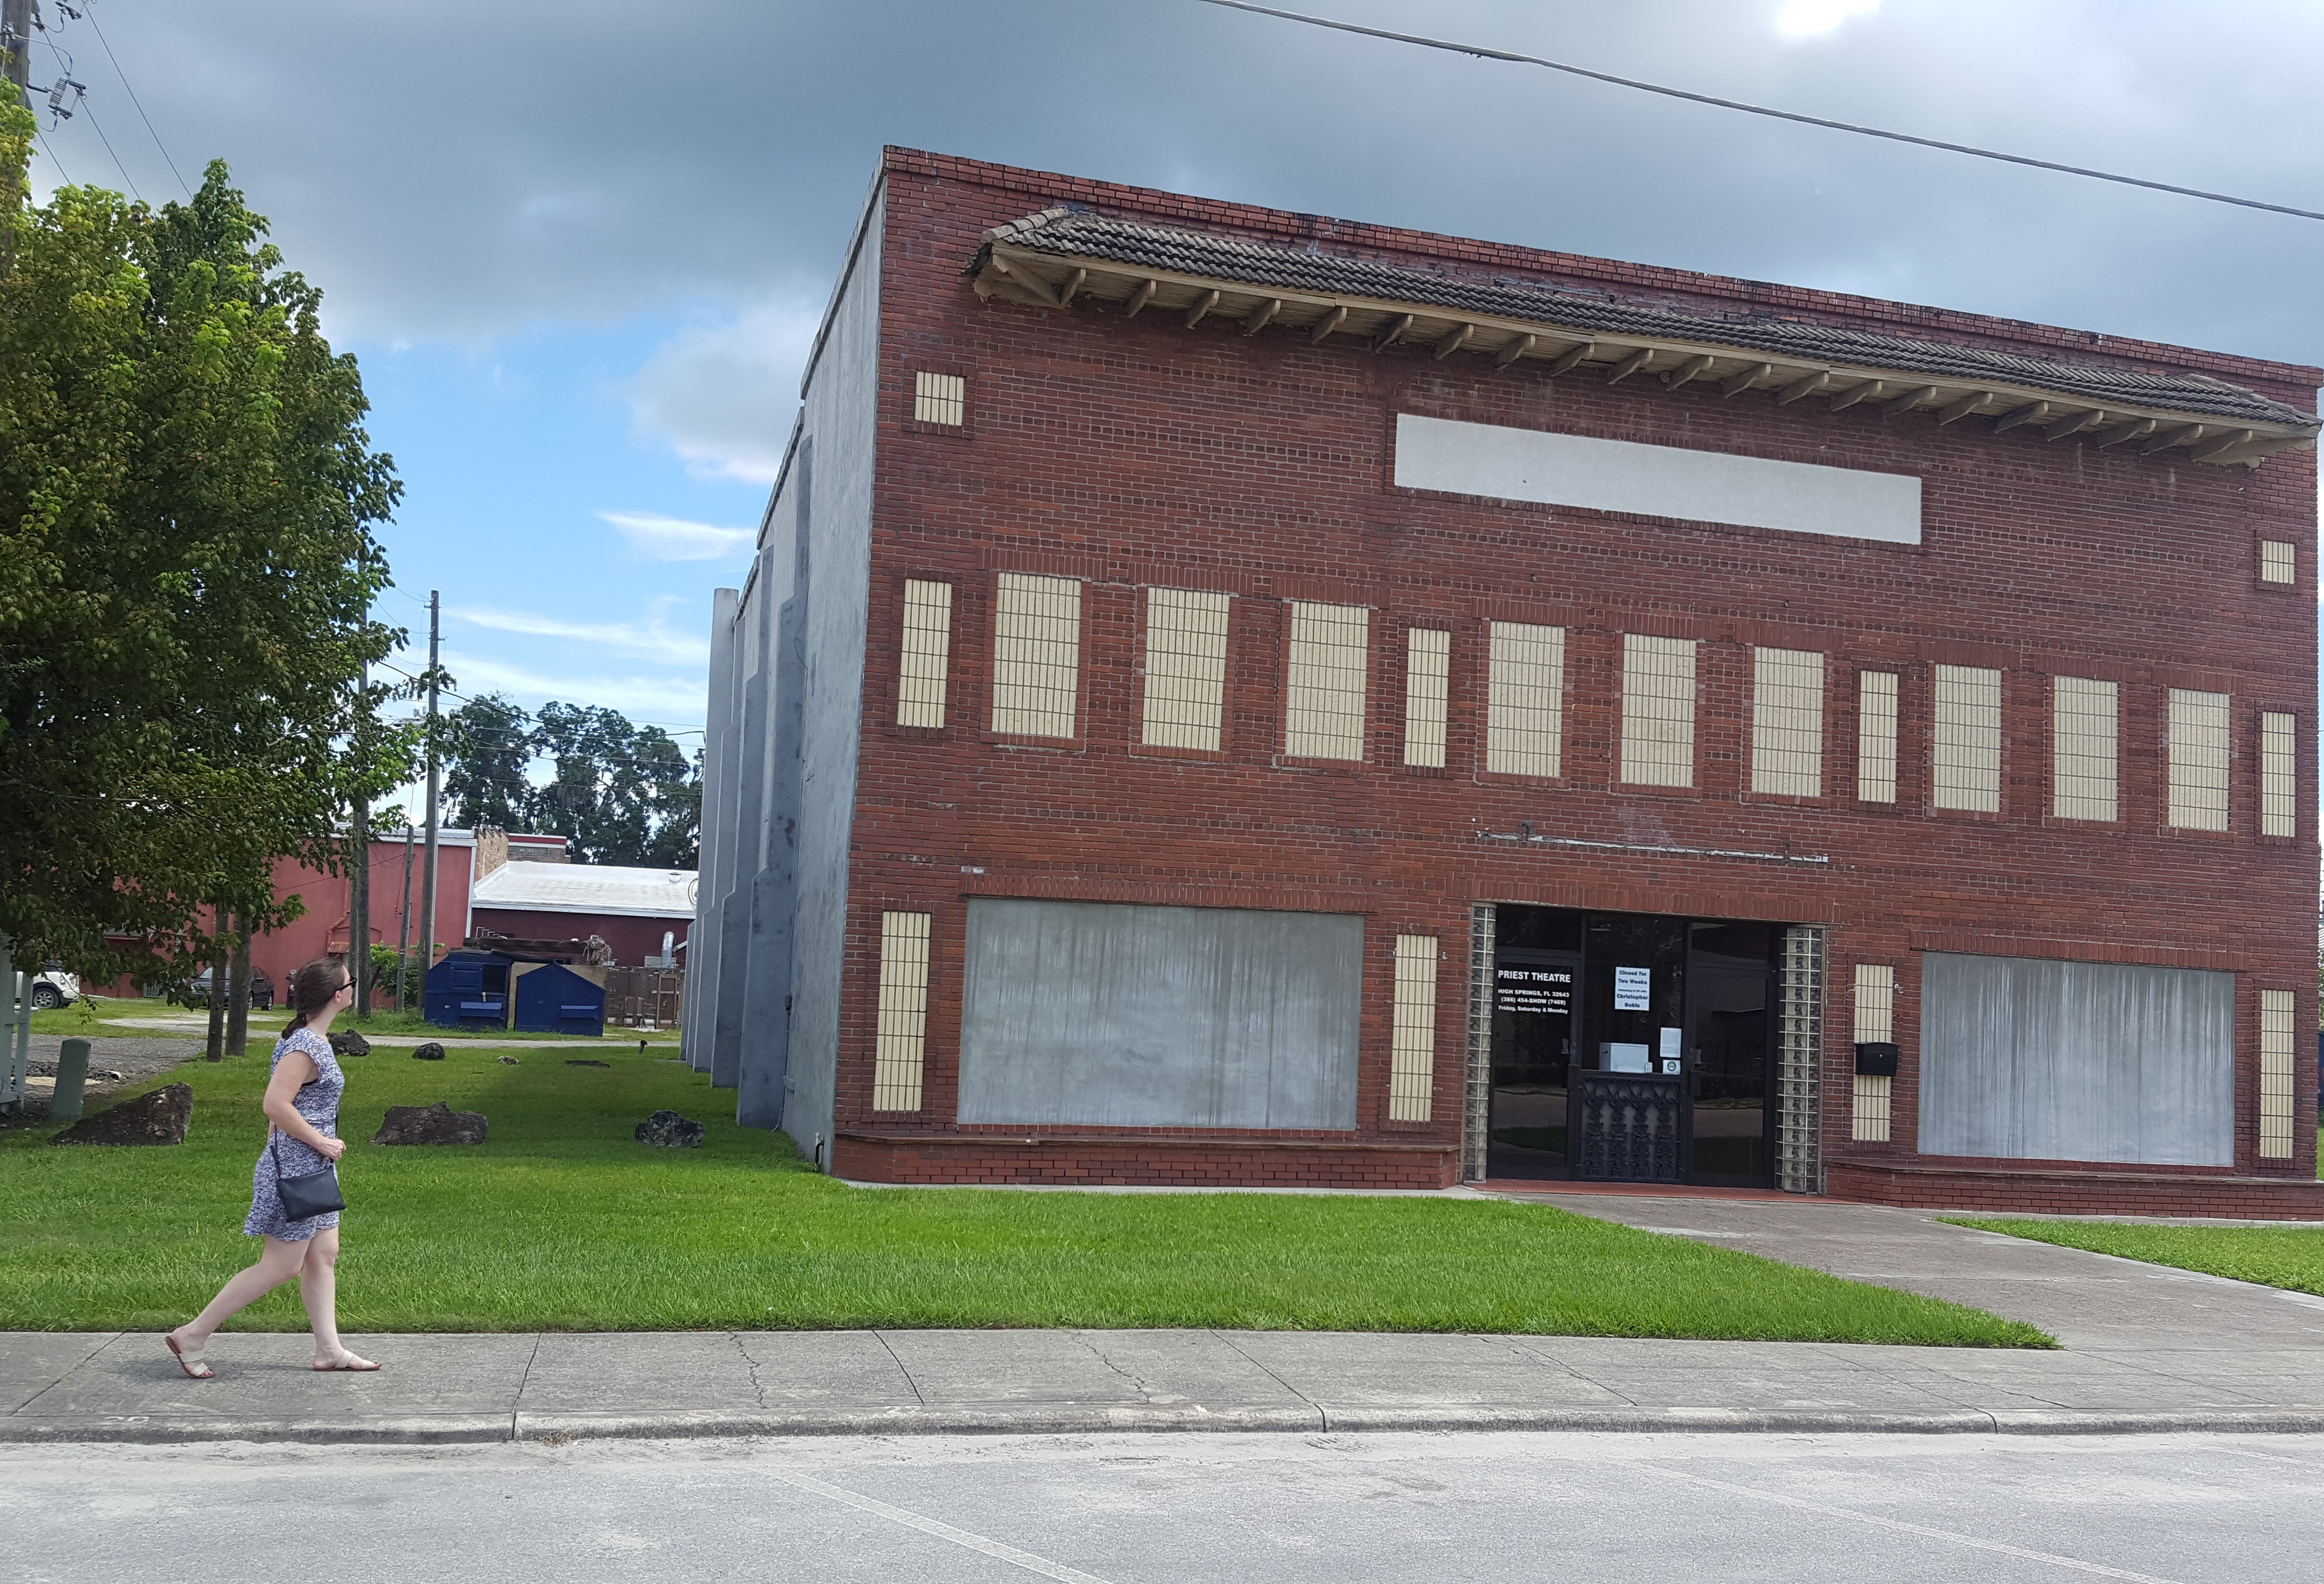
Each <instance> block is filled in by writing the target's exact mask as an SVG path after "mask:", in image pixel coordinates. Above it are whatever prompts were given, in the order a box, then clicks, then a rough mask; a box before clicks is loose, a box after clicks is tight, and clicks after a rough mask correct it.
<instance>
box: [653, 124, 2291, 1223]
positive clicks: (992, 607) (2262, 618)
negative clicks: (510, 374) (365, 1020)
mask: <svg viewBox="0 0 2324 1584" xmlns="http://www.w3.org/2000/svg"><path fill="white" fill-rule="evenodd" d="M2318 380H2319V371H2318V370H2316V369H2313V368H2309V367H2304V366H2290V365H2284V364H2276V363H2269V362H2264V361H2260V360H2257V359H2253V358H2246V357H2227V356H2224V355H2220V354H2216V353H2208V352H2200V351H2192V350H2189V349H2185V348H2181V347H2165V346H2158V345H2153V344H2149V343H2144V342H2138V341H2131V340H2125V339H2121V338H2114V337H2109V336H2105V335H2099V334H2094V333H2088V332H2083V331H2075V330H2065V329H2052V328H2049V327H2044V326H2038V325H2029V324H2020V323H2015V322H2010V321H2004V320H1992V319H1987V318H1983V317H1979V316H1976V315H1970V314H1961V313H1953V312H1948V311H1944V310H1936V309H1928V308H1918V307H1912V306H1908V305H1904V304H1899V303H1893V302H1883V301H1873V300H1868V299H1863V298H1854V297H1847V296H1840V295H1837V294H1832V293H1828V292H1811V291H1804V290H1800V289H1795V288H1787V287H1781V286H1773V285H1767V284H1763V283H1750V282H1742V281H1730V280H1724V279H1720V278H1716V277H1710V276H1704V275H1698V274H1692V273H1684V272H1679V271H1673V270H1664V269H1655V268H1649V267H1645V266H1640V265H1635V264H1618V263H1613V262H1609V261H1607V260H1602V259H1593V258H1584V257H1579V256H1573V255H1561V254H1554V253H1543V252H1537V251H1534V250H1530V249H1524V248H1517V247H1509V246H1502V245H1493V244H1488V243H1482V242H1474V241H1468V240H1463V239H1459V238H1453V237H1446V236H1430V235H1425V234H1421V233H1415V232H1409V231H1401V230H1395V229H1389V228H1384V227H1371V226H1364V225H1357V224H1351V223H1349V222H1344V221H1338V220H1330V219H1324V218H1319V217H1316V216H1312V215H1299V214H1288V213H1281V212H1277V211H1272V210H1264V209H1257V208H1248V207H1244V206H1240V205H1235V204H1227V203H1219V202H1213V201H1208V200H1203V199H1191V198H1185V197H1180V196H1176V195H1171V194H1166V193H1160V192H1153V191H1147V190H1138V189H1130V188H1122V187H1115V186H1110V185H1107V184H1104V183H1101V182H1094V181H1083V180H1078V179H1074V178H1069V177H1063V176H1054V175H1047V174H1042V173H1037V172H1031V171H1016V170H1009V169H1003V168H1000V167H995V166H991V165H985V164H980V163H976V162H968V161H963V160H956V159H950V158H945V157H942V156H936V155H930V154H925V153H912V152H908V151H903V150H890V151H889V153H887V155H886V157H885V159H884V161H883V163H882V169H881V172H880V176H879V179H878V181H877V182H876V183H875V185H874V187H873V190H872V194H871V200H870V202H869V203H868V205H867V207H866V209H865V212H864V217H863V220H862V227H861V228H860V229H859V232H858V234H857V236H856V237H855V239H854V243H853V247H852V249H851V252H850V255H849V260H848V265H847V268H846V270H845V272H844V274H843V276H842V280H841V283H840V286H839V289H838V292H837V293H836V295H835V300H834V302H833V305H832V308H831V311H830V314H829V317H828V318H827V320H826V321H825V327H824V329H823V332H822V334H821V335H820V336H819V338H818V339H817V343H816V351H815V355H814V357H813V360H812V362H811V364H810V367H809V371H808V375H807V382H806V385H805V391H804V396H805V406H804V410H803V412H802V414H801V417H800V421H799V427H798V431H797V434H796V436H795V438H794V442H793V447H792V452H791V456H790V459H789V460H788V463H787V465H786V468H785V471H784V475H783V477H782V480H781V482H780V483H779V484H778V486H776V490H775V493H774V496H773V499H772V501H771V502H770V506H769V509H768V513H767V517H766V522H765V525H764V528H763V531H762V533H761V542H760V543H761V551H760V558H759V560H758V563H757V565H756V566H755V567H754V569H753V571H752V578H751V581H750V583H749V584H748V585H747V586H746V587H745V588H743V589H742V590H740V591H739V592H735V591H722V594H721V597H720V600H719V605H718V609H717V616H716V623H715V644H716V650H715V660H714V668H713V681H712V696H711V700H710V719H711V723H712V727H711V734H712V735H711V750H712V751H711V755H710V759H709V766H708V773H707V778H706V782H705V857H704V866H703V886H702V910H701V916H700V924H699V927H698V929H697V931H696V935H695V939H694V941H693V944H692V947H691V950H692V952H693V954H694V958H695V960H694V962H693V963H692V964H691V968H692V972H691V974H690V976H689V983H688V994H689V996H691V997H693V999H692V1001H691V1002H690V1003H689V1014H688V1016H687V1042H688V1043H687V1051H688V1054H689V1057H690V1058H691V1059H692V1060H693V1061H695V1062H696V1065H698V1066H701V1067H704V1068H705V1069H707V1070H710V1071H711V1072H712V1074H713V1076H714V1078H715V1079H716V1080H717V1081H719V1082H721V1083H725V1084H731V1085H733V1086H735V1087H737V1088H739V1089H740V1091H741V1094H740V1097H739V1103H740V1110H741V1114H742V1116H743V1118H744V1120H745V1121H749V1122H755V1123H758V1124H760V1125H780V1126H782V1127H784V1128H785V1129H787V1130H788V1132H790V1133H791V1134H792V1135H794V1136H795V1137H796V1138H797V1139H798V1141H799V1144H800V1146H801V1148H802V1149H803V1150H806V1151H809V1152H812V1153H813V1154H814V1155H815V1158H816V1160H817V1161H818V1162H820V1163H823V1164H825V1166H827V1167H829V1168H830V1169H832V1170H835V1171H836V1172H839V1173H841V1174H843V1175H848V1176H854V1177H862V1178H873V1179H880V1180H889V1181H1057V1182H1071V1181H1084V1182H1109V1181H1110V1182H1213V1183H1263V1182H1310V1183H1323V1184H1342V1185H1352V1184H1401V1185H1408V1186H1414V1187H1421V1186H1432V1187H1433V1186H1436V1185H1439V1184H1447V1183H1452V1182H1456V1181H1463V1180H1471V1181H1474V1180H1480V1179H1484V1180H1499V1179H1504V1178H1528V1179H1535V1180H1558V1179H1562V1178H1565V1177H1580V1178H1585V1179H1592V1178H1594V1179H1600V1180H1613V1181H1707V1182H1732V1183H1763V1184H1766V1183H1772V1184H1775V1185H1779V1186H1782V1187H1785V1188H1789V1189H1792V1190H1797V1191H1804V1192H1830V1193H1832V1194H1836V1195H1842V1196H1847V1197H1855V1198H1873V1199H1883V1200H1893V1201H1897V1202H1912V1203H1935V1204H1944V1205H1952V1206H1991V1207H1997V1208H2000V1207H2008V1208H2022V1209H2083V1210H2089V1209H2129V1208H2153V1209H2185V1210H2189V1211H2200V1212H2204V1213H2234V1214H2267V1215H2324V1197H2319V1189H2318V1186H2317V1183H2316V1181H2315V1172H2316V1162H2315V1158H2314V1152H2315V1141H2316V1133H2315V1112H2316V1080H2317V1073H2316V1051H2315V1042H2314V1041H2313V1039H2312V1038H2310V1037H2309V1033H2308V1032H2309V1031H2310V1030H2313V1029H2314V1028H2315V1027H2316V1026H2317V1024H2316V1006H2315V994H2316V977H2315V971H2314V967H2315V946H2316V940H2315V926H2314V920H2315V913H2314V904H2315V897H2316V894H2317V881H2318V873H2317V851H2318V849H2317V843H2316V786H2315V773H2314V765H2315V757H2316V755H2315V741H2314V729H2315V709H2316V588H2315V577H2316V562H2315V551H2316V540H2315V503H2316V484H2317V480H2316V474H2315V453H2314V449H2313V442H2314V437H2315V434H2316V431H2317V423H2316V421H2315V418H2314V416H2313V413H2314V410H2315V408H2314V394H2315V387H2316V384H2317V383H2318Z"/></svg>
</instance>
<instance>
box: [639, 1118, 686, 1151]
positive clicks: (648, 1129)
mask: <svg viewBox="0 0 2324 1584" xmlns="http://www.w3.org/2000/svg"><path fill="white" fill-rule="evenodd" d="M637 1139H638V1142H639V1143H640V1144H660V1145H662V1146H664V1147H665V1148H668V1149H673V1150H698V1149H700V1148H701V1147H702V1124H700V1123H699V1122H694V1121H690V1120H688V1119H687V1118H686V1117H684V1116H679V1115H678V1113H677V1112H675V1111H657V1112H655V1113H654V1114H653V1115H652V1116H649V1117H647V1118H646V1119H645V1120H644V1121H643V1122H641V1123H639V1124H638V1132H637Z"/></svg>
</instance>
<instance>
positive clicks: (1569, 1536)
mask: <svg viewBox="0 0 2324 1584" xmlns="http://www.w3.org/2000/svg"><path fill="white" fill-rule="evenodd" d="M0 1533H5V1535H6V1536H7V1540H6V1543H5V1554H6V1557H7V1570H6V1571H7V1574H8V1576H9V1577H11V1578H12V1579H21V1580H23V1581H24V1584H84V1581H88V1584H95V1581H98V1580H102V1581H104V1584H114V1581H115V1580H118V1579H148V1578H163V1579H172V1580H184V1581H186V1584H209V1581H211V1580H216V1581H218V1584H271V1581H272V1580H277V1579H281V1580H286V1581H289V1580H300V1581H306V1580H331V1581H333V1584H347V1581H351V1580H372V1579H380V1580H389V1579H393V1580H435V1579H447V1580H450V1579H460V1580H468V1579H492V1580H494V1584H535V1581H538V1584H605V1581H612V1580H629V1579H656V1580H659V1579H685V1580H687V1584H721V1581H724V1580H729V1579H733V1580H742V1579H750V1580H761V1579H793V1578H808V1577H811V1578H814V1579H817V1580H818V1581H831V1584H844V1581H846V1580H854V1579H862V1580H880V1581H881V1584H920V1581H924V1580H926V1581H935V1580H945V1581H947V1584H984V1581H987V1580H990V1581H992V1584H1001V1581H1004V1580H1021V1579H1058V1580H1065V1581H1067V1584H1085V1581H1092V1580H1101V1581H1103V1584H1161V1581H1163V1580H1172V1581H1177V1580H1190V1581H1191V1580H1221V1581H1240V1580H1253V1581H1264V1584H1311V1581H1312V1584H1326V1581H1329V1584H1345V1581H1346V1580H1351V1579H1362V1580H1380V1581H1383V1584H1388V1581H1401V1580H1407V1579H1408V1580H1412V1581H1414V1584H1424V1581H1425V1584H1444V1581H1446V1580H1467V1579H1489V1580H1500V1579H1508V1580H1528V1581H1529V1580H1535V1579H1572V1580H1574V1581H1576V1584H1630V1581H1633V1580H1635V1581H1637V1584H1670V1581H1672V1580H1688V1581H1692V1580H1721V1581H1724V1580H1738V1581H1742V1580H1762V1579H1765V1580H1769V1581H1775V1580H1782V1581H1784V1584H1816V1581H1820V1580H1827V1579H1829V1580H1841V1579H1846V1580H1849V1581H1851V1584H1853V1581H1856V1580H1861V1579H1882V1580H1884V1584H1913V1581H1917V1580H1929V1581H1932V1584H1934V1581H1937V1580H1944V1581H1948V1584H1950V1581H1952V1580H1960V1579H1978V1580H1979V1581H1980V1584H2016V1581H2019V1580H2026V1581H2033V1580H2050V1579H2059V1580H2066V1579H2091V1578H2099V1579H2130V1580H2151V1579H2164V1580H2172V1581H2173V1584H2212V1581H2217V1584H2273V1581H2274V1580H2285V1581H2287V1584H2289V1581H2292V1580H2299V1581H2301V1584H2305V1581H2307V1580H2310V1579H2314V1578H2315V1577H2316V1576H2317V1557H2318V1555H2319V1552H2324V1438H2311V1437H2293V1436H2276V1435H2184V1434H2182V1435H2172V1436H2152V1437H2142V1436H2131V1437H2089V1436H2061V1437H2055V1438H2051V1437H1996V1436H1866V1435H1853V1436H1835V1437H1791V1436H1692V1437H1685V1436H1659V1435H1643V1436H1625V1435H1604V1434H1595V1435H1541V1434H1434V1435H1428V1434H1383V1435H1375V1436H1337V1437H1335V1436H1285V1435H1232V1436H1203V1437H1157V1436H1151V1435H1132V1436H1112V1437H1078V1438H1047V1437H1002V1436H989V1437H964V1438H939V1437H914V1438H907V1439H897V1440H881V1439H872V1438H845V1439H831V1440H825V1439H820V1438H818V1439H811V1440H726V1441H714V1442H705V1441H684V1442H673V1441H618V1442H617V1441H591V1440H581V1441H576V1442H574V1443H572V1444H569V1445H564V1446H550V1445H540V1444H527V1445H514V1446H491V1447H450V1448H443V1449H436V1450H420V1449H408V1448H330V1447H315V1446H298V1445H284V1446H270V1447H264V1448H260V1447H254V1446H251V1445H248V1444H236V1443H208V1444H203V1445H198V1446H184V1447H77V1448H63V1447H49V1448H31V1447H23V1448H5V1449H0Z"/></svg>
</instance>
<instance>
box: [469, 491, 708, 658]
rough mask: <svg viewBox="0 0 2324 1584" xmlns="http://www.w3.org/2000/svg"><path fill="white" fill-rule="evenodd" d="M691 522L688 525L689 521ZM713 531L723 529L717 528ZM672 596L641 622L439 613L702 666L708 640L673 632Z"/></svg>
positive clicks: (487, 611)
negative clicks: (575, 620) (671, 627)
mask: <svg viewBox="0 0 2324 1584" xmlns="http://www.w3.org/2000/svg"><path fill="white" fill-rule="evenodd" d="M689 525H690V526H692V525H693V524H689ZM715 532H722V533H723V532H727V531H726V530H716V531H715ZM677 603H678V599H677V597H676V596H674V595H665V596H663V597H660V598H658V599H655V600H653V601H652V602H651V603H650V605H649V607H648V608H647V611H646V616H645V619H644V620H643V621H641V622H568V621H562V620H559V619H558V617H555V616H542V615H540V614H539V613H538V612H536V611H529V610H499V609H494V608H491V607H481V606H476V607H467V606H462V607H453V608H451V609H448V610H447V611H446V612H445V613H444V614H445V615H447V616H451V617H454V618H455V619H457V620H459V621H464V622H467V623H469V624H470V625H474V626H479V627H488V628H490V629H491V630H492V631H493V632H495V633H517V634H521V635H524V636H526V637H529V638H569V639H572V640H573V641H575V642H576V643H581V644H588V645H589V646H590V647H592V648H594V649H610V650H613V651H614V652H615V653H622V654H634V655H638V656H640V657H641V658H642V659H646V660H659V661H662V662H666V663H668V664H670V665H702V664H705V663H706V662H708V661H709V659H710V642H709V640H708V639H706V638H702V637H698V636H696V635H692V634H687V633H677V632H672V631H671V630H670V627H669V622H668V621H667V620H666V619H665V618H666V617H667V616H668V615H669V608H670V607H671V606H673V605H676V604H677Z"/></svg>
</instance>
